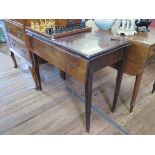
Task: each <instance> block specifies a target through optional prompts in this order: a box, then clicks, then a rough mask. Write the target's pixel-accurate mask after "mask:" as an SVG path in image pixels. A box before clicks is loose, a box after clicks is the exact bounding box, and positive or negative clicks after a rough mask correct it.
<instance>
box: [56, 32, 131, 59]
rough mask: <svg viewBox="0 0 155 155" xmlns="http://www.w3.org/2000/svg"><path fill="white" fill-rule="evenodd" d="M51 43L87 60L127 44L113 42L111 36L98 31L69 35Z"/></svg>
mask: <svg viewBox="0 0 155 155" xmlns="http://www.w3.org/2000/svg"><path fill="white" fill-rule="evenodd" d="M53 42H54V43H56V44H59V45H61V46H63V47H66V48H69V49H72V50H73V51H75V52H77V53H80V54H81V55H84V56H86V57H88V58H90V57H93V56H96V55H98V54H101V53H104V52H108V51H110V50H112V49H115V48H118V47H121V46H124V45H125V44H128V42H127V41H125V40H123V39H119V40H115V39H114V40H113V37H112V36H111V35H108V34H106V33H104V34H103V33H100V32H99V31H96V32H84V33H78V34H74V35H69V36H65V37H61V38H57V39H55V40H53Z"/></svg>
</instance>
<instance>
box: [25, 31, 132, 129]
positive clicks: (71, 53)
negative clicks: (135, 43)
mask: <svg viewBox="0 0 155 155" xmlns="http://www.w3.org/2000/svg"><path fill="white" fill-rule="evenodd" d="M129 45H130V43H129V42H128V41H126V40H124V39H122V40H118V39H115V38H112V37H111V35H108V34H106V33H105V34H103V33H102V34H101V33H99V32H97V31H96V32H83V33H78V34H74V35H69V36H65V37H60V38H57V39H53V40H52V39H48V38H45V37H44V36H42V35H40V34H38V33H35V32H33V31H31V30H27V31H26V46H27V48H28V50H29V51H30V52H32V55H33V67H34V70H35V76H36V78H35V79H36V82H37V83H38V88H39V89H40V90H41V89H42V86H41V80H40V73H39V65H38V57H41V58H42V59H44V60H46V61H47V62H48V63H50V64H52V65H54V66H56V67H57V68H59V69H60V70H61V73H62V74H61V75H63V78H64V79H65V73H66V74H68V75H69V76H71V77H73V78H74V79H76V80H79V81H81V82H82V83H83V84H84V85H85V116H86V131H87V132H89V130H90V115H91V98H92V82H93V73H94V72H96V71H98V70H100V69H102V68H104V67H106V66H111V65H114V64H116V66H117V67H116V68H117V70H118V71H117V78H116V87H115V92H114V99H113V104H114V105H116V103H117V98H118V95H119V90H120V86H121V81H122V76H123V69H124V63H125V58H126V48H127V47H128V46H129Z"/></svg>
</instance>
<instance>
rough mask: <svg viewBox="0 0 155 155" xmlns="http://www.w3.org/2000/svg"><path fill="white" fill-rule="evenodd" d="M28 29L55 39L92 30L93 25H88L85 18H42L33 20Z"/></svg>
mask: <svg viewBox="0 0 155 155" xmlns="http://www.w3.org/2000/svg"><path fill="white" fill-rule="evenodd" d="M27 29H29V30H31V31H33V32H35V33H39V34H40V35H42V36H44V37H46V38H48V39H55V38H59V37H63V36H67V35H73V34H76V33H81V32H88V31H91V30H92V28H91V27H87V26H86V24H85V20H81V19H71V20H69V19H66V20H65V19H62V20H61V19H55V20H54V19H46V20H45V19H40V20H32V21H31V26H30V27H28V28H27Z"/></svg>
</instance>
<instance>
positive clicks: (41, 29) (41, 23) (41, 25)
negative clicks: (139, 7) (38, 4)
mask: <svg viewBox="0 0 155 155" xmlns="http://www.w3.org/2000/svg"><path fill="white" fill-rule="evenodd" d="M40 31H41V32H43V33H44V32H45V31H46V27H45V22H44V20H40Z"/></svg>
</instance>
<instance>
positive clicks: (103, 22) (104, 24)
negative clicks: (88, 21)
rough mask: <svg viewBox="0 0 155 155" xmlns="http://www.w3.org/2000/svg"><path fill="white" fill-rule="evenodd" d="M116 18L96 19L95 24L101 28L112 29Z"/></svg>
mask: <svg viewBox="0 0 155 155" xmlns="http://www.w3.org/2000/svg"><path fill="white" fill-rule="evenodd" d="M115 21H116V20H115V19H94V23H95V25H96V26H97V27H98V28H99V29H101V30H110V29H111V27H112V25H113V24H114V23H115Z"/></svg>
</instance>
